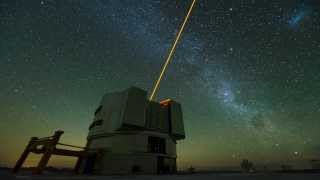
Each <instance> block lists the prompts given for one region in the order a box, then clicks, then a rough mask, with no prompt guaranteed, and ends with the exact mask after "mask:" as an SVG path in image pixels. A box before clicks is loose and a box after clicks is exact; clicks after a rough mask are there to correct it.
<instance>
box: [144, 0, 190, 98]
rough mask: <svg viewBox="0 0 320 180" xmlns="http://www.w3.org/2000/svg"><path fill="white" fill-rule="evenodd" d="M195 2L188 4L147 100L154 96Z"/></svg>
mask: <svg viewBox="0 0 320 180" xmlns="http://www.w3.org/2000/svg"><path fill="white" fill-rule="evenodd" d="M195 3H196V0H193V1H192V4H191V6H190V8H189V11H188V13H187V15H186V17H185V18H184V21H183V23H182V25H181V27H180V30H179V32H178V34H177V36H176V39H175V41H174V43H173V45H172V47H171V50H170V52H169V55H168V57H167V59H166V61H165V63H164V65H163V66H162V69H161V73H160V75H159V77H158V79H157V81H156V83H155V85H154V88H153V90H152V93H151V95H150V97H149V100H150V101H152V99H153V98H154V95H155V93H156V92H157V90H158V88H159V85H160V81H161V79H162V77H163V75H164V72H165V70H166V68H167V66H168V64H169V62H170V60H171V57H172V55H173V53H174V51H175V49H176V46H177V43H178V41H179V39H180V36H181V34H182V32H183V29H184V27H185V25H186V23H187V21H188V19H189V16H190V14H191V12H192V9H193V7H194V4H195Z"/></svg>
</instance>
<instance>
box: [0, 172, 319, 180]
mask: <svg viewBox="0 0 320 180" xmlns="http://www.w3.org/2000/svg"><path fill="white" fill-rule="evenodd" d="M0 179H1V180H6V179H8V180H16V179H23V180H33V179H34V180H38V179H39V180H40V179H41V180H42V179H43V180H114V179H115V180H127V179H128V180H129V179H135V180H140V179H141V180H170V179H172V180H237V179H239V180H254V179H257V180H319V179H320V173H316V174H315V173H314V174H301V173H268V174H266V173H255V174H243V173H229V174H228V173H226V174H220V173H219V174H216V173H196V174H181V175H160V176H151V175H137V176H84V175H64V174H62V175H59V174H44V175H38V176H32V175H29V174H18V175H13V174H11V173H9V172H3V171H2V172H0Z"/></svg>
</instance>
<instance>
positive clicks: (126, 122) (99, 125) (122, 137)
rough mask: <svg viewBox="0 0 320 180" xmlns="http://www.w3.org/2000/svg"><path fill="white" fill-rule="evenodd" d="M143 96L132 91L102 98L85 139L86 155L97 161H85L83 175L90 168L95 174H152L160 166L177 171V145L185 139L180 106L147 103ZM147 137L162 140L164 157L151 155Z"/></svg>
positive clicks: (173, 103)
mask: <svg viewBox="0 0 320 180" xmlns="http://www.w3.org/2000/svg"><path fill="white" fill-rule="evenodd" d="M146 95H147V92H146V91H144V90H141V89H139V88H135V87H131V88H128V89H126V90H124V91H121V92H114V93H108V94H106V95H104V97H103V98H102V100H101V102H100V105H99V107H98V108H97V111H96V112H95V116H94V121H93V122H92V124H91V125H90V128H89V134H88V137H87V139H88V143H87V148H88V151H90V152H95V153H96V154H97V157H96V158H95V160H94V161H93V160H92V159H93V158H91V159H90V158H87V159H85V160H84V161H83V163H82V167H81V169H82V171H84V170H85V169H88V167H90V168H89V169H90V170H92V173H97V174H130V173H132V171H133V170H134V169H135V170H137V169H140V170H141V173H144V174H155V173H157V172H158V171H159V167H160V166H169V170H171V171H174V170H175V169H176V156H177V155H176V141H177V140H180V139H184V138H185V134H184V126H183V119H182V111H181V106H180V104H179V103H177V102H174V101H172V100H167V101H165V103H163V102H160V103H158V102H154V101H149V100H148V99H147V96H146ZM150 136H152V137H157V138H153V139H159V138H163V139H165V153H163V151H161V152H159V151H157V152H156V153H155V152H150V145H149V139H148V138H149V137H150ZM152 141H153V140H152ZM155 141H158V140H155ZM160 142H161V144H163V143H162V142H163V140H160ZM163 147H164V145H161V147H160V149H161V150H163ZM155 148H158V147H157V146H155ZM151 149H152V148H151ZM92 162H94V163H92ZM89 165H90V166H89ZM166 168H167V167H166ZM162 170H163V169H162ZM87 171H88V170H86V172H87Z"/></svg>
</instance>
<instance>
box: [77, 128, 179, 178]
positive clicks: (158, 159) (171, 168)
mask: <svg viewBox="0 0 320 180" xmlns="http://www.w3.org/2000/svg"><path fill="white" fill-rule="evenodd" d="M88 147H89V148H90V149H91V152H95V153H96V156H92V157H90V158H87V159H84V160H83V162H82V166H81V169H80V170H81V171H82V172H83V173H86V174H101V175H111V174H112V175H113V174H170V173H175V172H176V169H177V168H176V144H175V142H174V141H173V140H172V139H171V138H170V137H169V136H168V135H166V134H161V133H154V132H147V131H144V132H131V133H128V132H127V131H126V133H125V134H121V133H119V134H117V135H111V136H105V137H100V138H95V140H94V141H91V142H90V141H89V144H88Z"/></svg>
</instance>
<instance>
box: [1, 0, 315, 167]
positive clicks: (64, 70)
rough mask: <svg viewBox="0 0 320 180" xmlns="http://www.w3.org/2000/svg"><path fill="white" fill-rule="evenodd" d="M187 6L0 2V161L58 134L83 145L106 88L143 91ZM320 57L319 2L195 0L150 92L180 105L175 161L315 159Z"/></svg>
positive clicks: (170, 1) (234, 163) (134, 1)
mask: <svg viewBox="0 0 320 180" xmlns="http://www.w3.org/2000/svg"><path fill="white" fill-rule="evenodd" d="M190 3H191V1H190V0H161V1H160V0H152V1H151V0H121V1H120V0H79V1H78V0H64V1H54V0H43V1H36V0H32V1H29V0H1V1H0V117H1V123H0V142H1V145H0V147H1V148H0V165H1V166H12V165H13V164H14V163H15V161H16V160H17V158H18V156H19V155H20V153H21V152H22V151H23V148H24V146H25V145H26V143H27V142H28V140H29V138H30V137H31V136H40V137H41V136H48V135H51V134H52V133H53V131H54V130H55V129H63V130H64V131H65V134H64V135H63V136H62V141H63V142H65V143H71V144H75V145H85V143H86V136H87V133H88V126H89V124H90V122H91V121H92V120H93V113H94V110H95V109H96V107H97V105H98V103H99V101H100V98H101V97H102V96H103V95H104V93H107V92H112V91H116V90H123V89H125V88H127V87H129V86H137V87H140V88H143V89H145V90H148V91H150V90H151V88H152V86H153V84H154V81H155V80H156V78H157V76H158V74H159V72H160V68H161V65H162V64H163V62H164V60H165V57H166V56H167V54H168V51H169V48H170V46H171V44H172V41H173V40H174V38H175V34H176V33H177V31H178V27H179V26H180V24H181V22H182V21H183V18H184V16H185V14H186V12H187V10H188V8H189V5H190ZM319 58H320V2H319V1H318V0H198V1H197V4H196V5H195V8H194V11H193V13H192V15H191V17H190V19H189V22H188V24H187V26H186V29H185V32H184V33H183V35H182V38H181V41H180V43H179V44H178V47H177V49H176V52H175V55H174V57H173V60H172V62H171V64H170V65H169V68H168V71H167V72H166V74H165V77H164V79H163V81H162V82H161V85H160V89H159V92H158V94H157V98H156V99H157V100H161V99H165V98H171V99H174V100H176V101H178V102H180V103H181V104H182V108H183V113H184V122H185V129H186V139H185V140H183V141H180V142H179V143H178V165H179V166H180V168H182V169H183V168H186V167H189V166H191V165H192V166H194V167H196V168H197V169H207V168H224V167H238V166H239V164H240V161H241V160H242V159H249V160H251V161H253V163H254V164H256V165H266V166H268V167H271V168H277V167H280V165H281V164H291V165H293V166H294V167H296V168H301V167H304V168H305V167H309V166H308V165H309V164H310V163H309V161H310V160H311V159H320V141H319V139H320V95H319V93H320V59H319ZM36 160H37V157H36V156H32V157H30V158H29V160H28V162H27V165H33V164H34V163H35V162H36ZM73 163H74V160H73V159H70V158H56V159H53V160H52V161H51V162H50V164H51V165H55V166H70V165H72V164H73Z"/></svg>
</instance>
